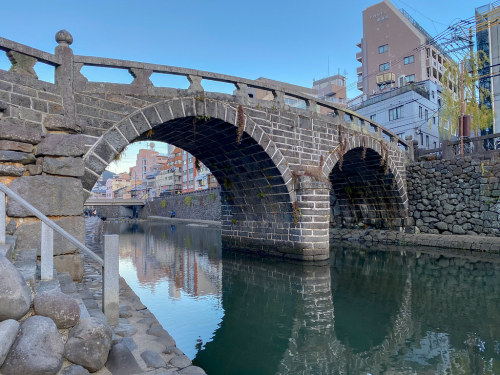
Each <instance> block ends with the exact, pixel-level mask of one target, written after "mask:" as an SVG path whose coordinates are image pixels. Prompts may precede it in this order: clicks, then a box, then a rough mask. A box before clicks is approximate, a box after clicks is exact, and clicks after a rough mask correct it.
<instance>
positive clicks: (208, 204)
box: [139, 189, 221, 221]
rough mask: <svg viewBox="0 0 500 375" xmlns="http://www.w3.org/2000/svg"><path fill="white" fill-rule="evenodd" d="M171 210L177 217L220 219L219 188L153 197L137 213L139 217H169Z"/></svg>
mask: <svg viewBox="0 0 500 375" xmlns="http://www.w3.org/2000/svg"><path fill="white" fill-rule="evenodd" d="M172 210H174V211H175V217H176V218H179V219H198V220H200V219H201V220H214V221H220V220H221V200H220V189H211V190H202V191H196V192H193V193H188V194H178V195H171V196H167V197H165V198H155V199H154V200H153V201H149V202H146V205H145V206H144V207H143V208H142V209H141V211H140V213H139V217H140V218H147V217H148V216H165V217H170V214H171V212H172Z"/></svg>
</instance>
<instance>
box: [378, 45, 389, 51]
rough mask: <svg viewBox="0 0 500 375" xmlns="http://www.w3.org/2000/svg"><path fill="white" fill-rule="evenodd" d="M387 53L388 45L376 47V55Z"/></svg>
mask: <svg viewBox="0 0 500 375" xmlns="http://www.w3.org/2000/svg"><path fill="white" fill-rule="evenodd" d="M387 51H389V45H388V44H384V45H383V46H380V47H378V53H384V52H387Z"/></svg>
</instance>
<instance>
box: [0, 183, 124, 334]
mask: <svg viewBox="0 0 500 375" xmlns="http://www.w3.org/2000/svg"><path fill="white" fill-rule="evenodd" d="M5 196H8V197H9V199H14V200H16V201H17V202H19V203H20V204H21V206H23V207H24V208H25V209H27V210H28V211H30V212H31V213H32V214H33V215H34V216H36V217H37V218H39V219H40V220H41V222H42V228H41V246H40V260H41V264H40V273H41V279H42V280H51V279H53V277H54V275H53V270H54V231H56V232H57V233H59V234H60V235H61V236H63V237H64V238H65V239H67V240H68V241H69V242H71V243H72V244H73V245H75V246H76V247H77V248H78V249H80V250H81V251H83V252H85V253H86V254H87V255H89V256H90V257H91V258H92V259H94V260H95V261H96V262H97V263H99V264H100V265H101V266H102V267H103V276H102V277H103V306H102V307H103V312H104V314H105V315H106V317H107V318H108V321H109V323H110V324H113V325H114V324H118V315H119V311H118V308H119V304H118V298H119V282H118V279H119V271H118V248H119V243H118V235H105V236H104V260H103V259H102V258H101V257H100V256H98V255H97V254H95V253H94V252H93V251H92V250H90V249H89V248H88V247H87V246H85V245H84V244H82V243H81V242H80V241H78V240H77V239H76V238H75V237H74V236H73V235H71V234H70V233H68V232H67V231H65V230H64V229H63V228H61V227H60V226H59V225H57V224H56V223H54V222H53V221H52V220H51V219H49V218H48V217H47V216H45V215H44V214H43V213H42V212H40V210H38V209H37V208H35V207H33V205H31V204H30V203H28V202H27V201H26V200H25V199H24V198H22V197H21V196H20V195H19V194H17V193H16V192H14V191H12V190H11V189H9V188H8V187H7V186H5V185H4V184H2V183H0V243H2V244H4V243H5V221H6V220H5V217H6V208H5Z"/></svg>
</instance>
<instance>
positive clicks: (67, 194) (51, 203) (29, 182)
mask: <svg viewBox="0 0 500 375" xmlns="http://www.w3.org/2000/svg"><path fill="white" fill-rule="evenodd" d="M9 188H10V189H12V190H14V191H15V192H16V193H18V194H19V195H21V197H23V198H24V199H25V200H26V201H28V202H29V203H31V204H32V205H33V206H34V207H36V208H37V209H39V210H40V211H41V212H42V213H43V214H44V215H47V216H75V215H76V216H77V215H81V214H82V213H83V187H82V183H81V181H80V180H79V179H77V178H72V177H55V176H23V177H19V178H17V179H15V180H14V181H12V183H11V184H10V185H9ZM7 214H8V215H9V216H10V217H26V216H33V214H31V213H30V212H29V211H28V210H26V209H25V208H23V207H22V206H21V205H20V203H19V202H17V201H16V200H14V199H9V202H8V204H7Z"/></svg>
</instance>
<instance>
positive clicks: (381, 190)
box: [330, 147, 406, 229]
mask: <svg viewBox="0 0 500 375" xmlns="http://www.w3.org/2000/svg"><path fill="white" fill-rule="evenodd" d="M387 163H388V162H387V160H386V159H383V158H382V157H381V155H380V154H379V153H377V152H376V151H374V150H372V149H370V148H366V149H365V151H363V148H362V147H357V148H354V149H352V150H350V151H348V152H347V153H346V154H345V155H344V157H343V162H342V163H340V162H338V163H337V164H336V165H335V167H334V168H333V170H332V172H331V174H330V182H331V184H332V189H331V192H330V204H331V207H332V209H333V215H332V219H331V225H333V226H334V227H348V228H350V227H351V228H352V227H376V228H386V229H390V228H399V227H401V226H403V225H404V218H405V217H406V214H405V213H406V209H405V207H404V203H403V201H402V197H401V191H400V190H399V189H398V186H397V184H396V179H395V176H394V175H393V173H392V171H391V169H390V168H389V166H388V164H387Z"/></svg>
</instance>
